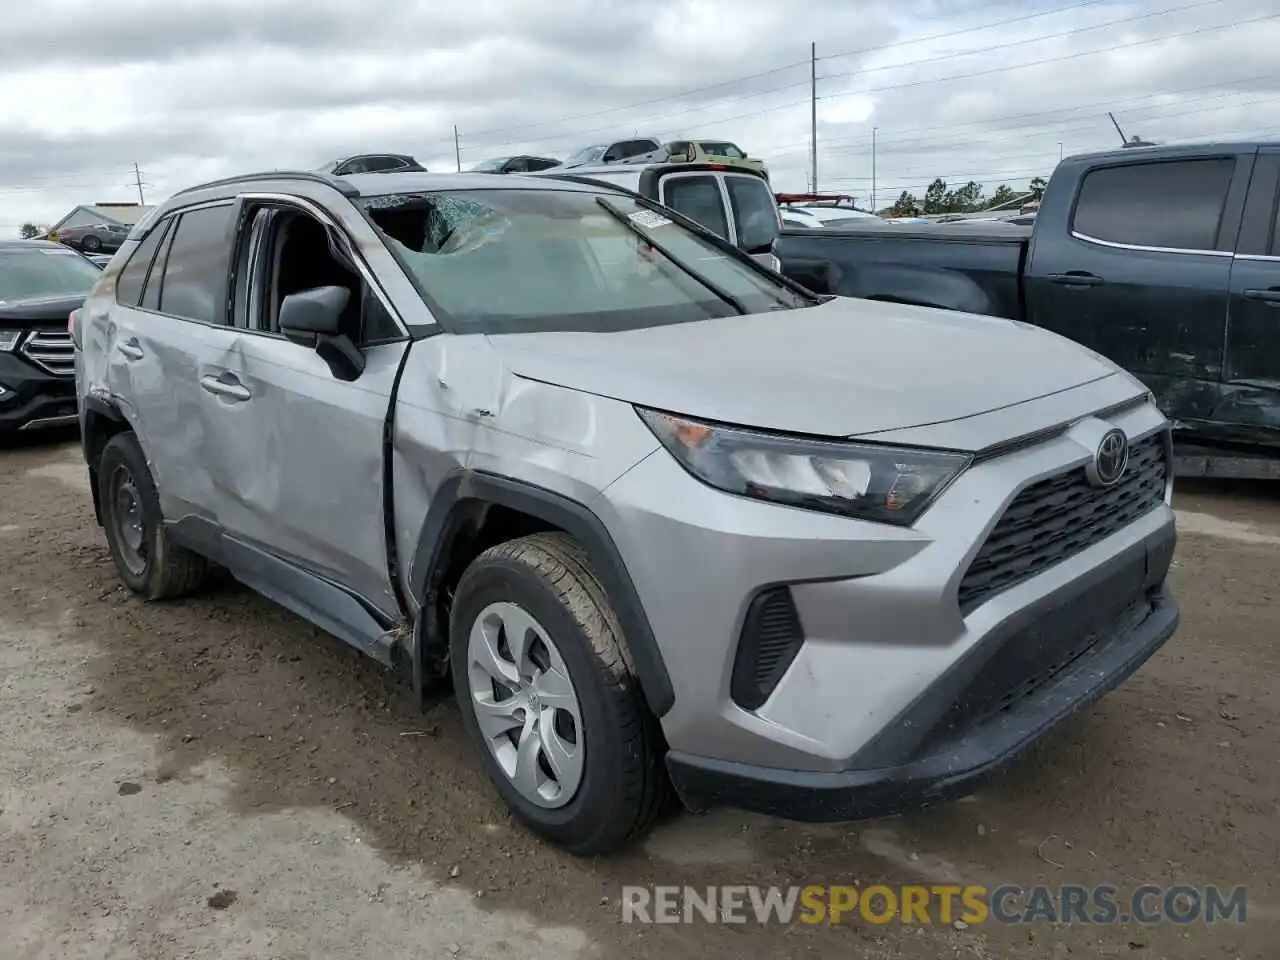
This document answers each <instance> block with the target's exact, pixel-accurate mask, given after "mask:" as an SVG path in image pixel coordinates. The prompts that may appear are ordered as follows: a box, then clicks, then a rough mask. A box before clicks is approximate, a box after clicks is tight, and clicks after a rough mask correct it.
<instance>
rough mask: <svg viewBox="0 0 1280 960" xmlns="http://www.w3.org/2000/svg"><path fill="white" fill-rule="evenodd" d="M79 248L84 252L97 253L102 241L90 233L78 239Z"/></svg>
mask: <svg viewBox="0 0 1280 960" xmlns="http://www.w3.org/2000/svg"><path fill="white" fill-rule="evenodd" d="M80 249H82V250H84V251H85V252H86V253H97V252H98V251H99V250H101V249H102V241H101V240H99V239H98V238H97V237H95V236H93V235H92V234H90V235H89V236H87V237H85V238H84V239H83V240H81V241H80Z"/></svg>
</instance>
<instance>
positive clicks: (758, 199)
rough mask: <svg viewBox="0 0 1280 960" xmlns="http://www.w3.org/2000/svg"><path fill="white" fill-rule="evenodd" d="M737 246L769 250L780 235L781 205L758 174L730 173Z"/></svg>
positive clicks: (728, 181)
mask: <svg viewBox="0 0 1280 960" xmlns="http://www.w3.org/2000/svg"><path fill="white" fill-rule="evenodd" d="M724 184H725V186H726V187H728V188H729V203H730V204H731V205H732V207H733V222H734V224H735V225H736V226H737V228H738V246H740V247H742V249H744V250H746V251H747V252H749V253H758V252H760V251H762V250H767V249H768V248H769V247H770V245H771V244H772V243H773V241H774V240H775V239H777V237H778V208H777V206H776V205H775V200H774V198H773V193H772V192H771V191H770V190H769V188H768V187H767V186H765V184H764V181H763V180H759V179H757V178H755V177H742V176H727V177H725V178H724Z"/></svg>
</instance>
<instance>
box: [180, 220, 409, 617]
mask: <svg viewBox="0 0 1280 960" xmlns="http://www.w3.org/2000/svg"><path fill="white" fill-rule="evenodd" d="M313 209H314V208H313ZM244 217H245V218H246V226H247V228H246V229H245V230H244V231H243V233H242V235H243V236H244V238H245V239H244V242H243V244H242V247H241V249H240V250H239V251H238V253H237V256H238V257H239V258H240V259H239V263H240V264H241V268H240V269H238V270H237V283H236V290H235V296H234V303H235V323H236V329H237V340H236V344H235V347H234V349H232V350H230V351H227V352H226V354H225V355H223V356H221V357H219V358H216V359H215V360H213V361H211V362H209V363H207V364H205V366H204V367H203V369H202V370H201V371H200V374H201V382H202V385H203V386H204V387H205V393H204V396H203V402H204V421H205V433H206V437H207V444H208V450H207V451H206V454H205V456H204V458H203V459H204V462H205V463H206V464H207V465H208V467H209V470H210V472H211V473H212V474H213V477H214V485H215V487H216V488H217V518H218V523H219V524H220V525H221V527H222V528H223V530H224V532H225V534H227V535H228V536H229V537H231V538H232V539H234V540H236V541H239V542H241V543H244V544H247V545H249V546H250V547H253V548H256V549H258V550H261V551H263V552H265V553H268V554H270V555H272V556H274V557H276V558H278V559H282V560H285V561H288V562H289V563H291V564H293V565H295V566H297V567H299V568H301V569H303V570H305V571H306V572H308V573H311V574H313V575H316V576H319V577H321V578H323V579H326V580H328V581H330V582H332V583H334V584H336V585H338V586H339V587H341V588H343V589H344V590H345V591H347V592H350V593H354V594H356V595H357V596H358V597H360V598H361V599H362V600H364V601H366V602H367V603H369V604H371V605H373V606H374V607H376V608H377V609H379V610H380V611H382V612H383V613H384V614H386V615H387V616H388V617H394V616H395V615H396V614H397V612H398V607H397V604H396V599H395V595H394V593H393V592H392V587H391V583H390V579H389V577H388V572H387V551H386V540H385V536H384V522H383V430H384V426H385V423H386V417H387V408H388V405H389V403H390V400H391V395H392V386H393V382H394V379H395V375H396V370H397V369H398V367H399V364H400V360H401V358H402V356H403V354H404V351H405V350H406V349H407V340H406V338H405V337H404V336H403V333H402V331H401V330H400V328H399V327H398V325H397V324H396V322H395V321H394V319H392V318H391V316H390V314H389V313H388V312H387V311H386V309H385V307H383V306H382V304H381V302H380V301H379V300H378V298H377V297H376V296H375V295H373V293H372V292H371V290H370V288H369V287H368V285H367V284H366V283H365V281H364V278H363V276H362V274H361V273H360V272H359V271H358V270H353V269H352V266H354V265H355V264H354V261H350V262H347V263H343V262H339V260H337V259H335V257H334V255H333V253H332V252H331V249H330V246H329V244H330V233H329V232H328V231H329V229H334V230H339V233H340V228H337V227H334V226H332V221H329V223H327V224H322V223H321V221H320V220H318V219H317V218H316V217H315V216H313V215H312V214H311V213H308V212H306V211H304V210H302V209H300V208H298V207H296V206H292V205H290V204H288V203H283V202H279V201H268V200H263V201H255V200H254V199H252V198H246V199H245V200H244ZM354 249H355V244H348V245H346V249H345V252H344V256H346V257H350V256H352V254H351V253H350V251H351V250H354ZM335 284H336V285H340V286H345V287H347V288H348V289H349V290H350V291H351V299H350V301H349V306H348V313H347V318H348V323H347V328H346V330H345V332H346V333H347V334H348V336H350V338H351V340H352V341H353V343H355V344H357V345H361V352H362V353H363V355H364V358H365V363H366V366H365V369H364V372H363V373H362V374H361V375H360V376H359V377H358V379H356V380H355V381H352V382H344V381H342V380H339V379H337V378H336V377H335V376H334V375H333V373H332V372H331V371H330V369H329V367H328V365H327V364H326V363H325V361H324V360H322V359H321V358H320V356H319V355H318V354H317V353H316V352H315V350H313V349H310V348H309V347H306V346H302V345H299V344H296V343H292V342H290V341H288V340H286V339H285V338H284V337H283V336H282V335H281V333H280V329H279V324H278V316H279V310H280V304H281V301H282V300H283V299H284V297H285V296H287V295H288V294H290V293H298V292H301V291H303V290H307V289H311V288H314V287H319V286H328V285H335Z"/></svg>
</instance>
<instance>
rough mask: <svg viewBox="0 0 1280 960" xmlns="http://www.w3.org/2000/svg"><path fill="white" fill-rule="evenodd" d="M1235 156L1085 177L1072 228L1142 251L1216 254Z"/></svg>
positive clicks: (1145, 165) (1134, 166)
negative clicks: (1139, 248)
mask: <svg viewBox="0 0 1280 960" xmlns="http://www.w3.org/2000/svg"><path fill="white" fill-rule="evenodd" d="M1235 167H1236V161H1235V158H1233V157H1223V158H1219V159H1212V160H1175V161H1166V162H1164V163H1132V164H1127V165H1125V166H1121V167H1105V168H1103V169H1100V170H1093V171H1091V172H1090V173H1088V174H1086V175H1085V178H1084V182H1083V183H1082V184H1081V187H1080V196H1079V199H1078V200H1077V201H1076V211H1075V216H1074V218H1073V219H1072V223H1071V229H1072V231H1073V232H1075V233H1080V234H1084V235H1085V236H1087V237H1091V238H1093V239H1095V240H1105V241H1107V242H1108V243H1124V244H1130V245H1132V246H1139V247H1163V248H1172V249H1178V250H1213V249H1215V248H1216V246H1217V242H1218V228H1219V225H1220V223H1221V221H1222V211H1223V208H1224V207H1225V205H1226V201H1227V190H1228V188H1229V187H1230V186H1231V176H1232V174H1233V173H1234V172H1235Z"/></svg>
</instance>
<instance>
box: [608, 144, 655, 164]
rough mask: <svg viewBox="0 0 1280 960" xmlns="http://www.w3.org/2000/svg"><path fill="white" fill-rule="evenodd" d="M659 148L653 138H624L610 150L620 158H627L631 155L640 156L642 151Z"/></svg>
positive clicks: (647, 151)
mask: <svg viewBox="0 0 1280 960" xmlns="http://www.w3.org/2000/svg"><path fill="white" fill-rule="evenodd" d="M657 149H658V145H657V144H656V143H654V142H653V141H652V140H624V141H622V142H621V143H615V144H614V145H613V149H612V150H610V151H609V152H610V153H611V154H613V155H614V156H615V157H617V158H618V159H619V160H627V159H629V158H631V157H638V156H640V154H642V153H650V152H652V151H654V150H657Z"/></svg>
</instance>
